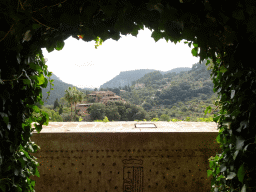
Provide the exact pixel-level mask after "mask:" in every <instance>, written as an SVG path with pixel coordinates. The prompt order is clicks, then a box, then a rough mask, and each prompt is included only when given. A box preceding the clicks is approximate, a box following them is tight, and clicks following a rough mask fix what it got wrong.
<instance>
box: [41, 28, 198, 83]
mask: <svg viewBox="0 0 256 192" xmlns="http://www.w3.org/2000/svg"><path fill="white" fill-rule="evenodd" d="M151 33H152V32H151V31H150V30H149V29H147V28H144V30H140V31H139V33H138V35H137V37H134V36H132V35H127V36H125V35H121V38H120V39H119V40H118V41H115V40H112V39H108V40H106V41H104V42H103V43H102V45H100V46H99V47H98V49H95V47H94V45H95V41H91V42H85V41H83V40H76V39H74V38H72V37H69V38H68V39H66V40H65V46H64V48H63V49H62V50H61V51H57V50H54V51H53V52H51V53H48V52H47V50H46V49H45V48H43V49H42V51H43V54H44V57H45V58H47V59H48V62H47V63H46V64H47V66H48V70H49V71H51V72H53V73H54V74H55V75H56V76H58V77H59V78H60V79H61V80H62V81H64V82H66V83H69V84H72V85H75V86H77V87H79V88H84V87H87V88H99V87H100V86H101V85H102V84H104V83H105V82H107V81H109V80H111V79H112V78H114V77H115V76H116V75H119V73H120V72H121V71H130V70H135V69H156V70H160V71H168V70H171V69H173V68H177V67H191V68H192V65H193V64H195V63H197V62H199V59H200V58H199V57H194V56H193V55H192V53H191V50H192V48H193V45H191V48H190V47H189V46H188V44H184V43H183V42H184V41H185V40H182V41H181V43H177V44H176V45H175V44H174V43H172V42H170V41H169V42H168V43H167V42H166V40H165V39H160V40H159V41H158V42H155V41H154V39H153V38H152V37H151ZM53 83H54V82H53Z"/></svg>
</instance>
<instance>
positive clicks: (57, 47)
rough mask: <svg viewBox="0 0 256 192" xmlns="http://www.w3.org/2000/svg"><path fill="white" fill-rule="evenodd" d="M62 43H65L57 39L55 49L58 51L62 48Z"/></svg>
mask: <svg viewBox="0 0 256 192" xmlns="http://www.w3.org/2000/svg"><path fill="white" fill-rule="evenodd" d="M64 45H65V43H64V41H57V43H56V47H55V49H56V50H57V51H60V50H62V49H63V47H64Z"/></svg>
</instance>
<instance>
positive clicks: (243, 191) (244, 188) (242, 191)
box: [241, 184, 246, 192]
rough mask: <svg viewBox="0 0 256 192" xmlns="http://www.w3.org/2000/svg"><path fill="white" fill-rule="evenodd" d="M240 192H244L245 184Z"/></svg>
mask: <svg viewBox="0 0 256 192" xmlns="http://www.w3.org/2000/svg"><path fill="white" fill-rule="evenodd" d="M241 192H246V185H245V184H244V185H243V188H242V190H241Z"/></svg>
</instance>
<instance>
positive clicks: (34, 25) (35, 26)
mask: <svg viewBox="0 0 256 192" xmlns="http://www.w3.org/2000/svg"><path fill="white" fill-rule="evenodd" d="M40 27H41V25H40V24H33V25H32V28H33V29H38V28H40Z"/></svg>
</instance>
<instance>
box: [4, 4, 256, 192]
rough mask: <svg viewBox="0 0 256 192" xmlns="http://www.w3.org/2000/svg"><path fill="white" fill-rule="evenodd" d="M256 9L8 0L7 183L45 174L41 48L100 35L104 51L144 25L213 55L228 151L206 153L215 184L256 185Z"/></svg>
mask: <svg viewBox="0 0 256 192" xmlns="http://www.w3.org/2000/svg"><path fill="white" fill-rule="evenodd" d="M255 10H256V2H254V1H251V0H245V1H231V0H222V1H216V0H214V1H213V0H211V1H210V0H179V1H178V0H177V1H166V0H143V1H128V0H121V1H118V0H96V1H92V0H77V1H68V0H64V1H59V0H52V1H32V0H15V1H9V0H1V2H0V20H1V30H0V46H1V50H2V52H3V54H2V55H3V56H2V62H1V67H0V87H1V92H0V97H1V102H0V108H1V111H0V127H1V129H0V190H1V191H34V186H35V181H33V180H30V179H29V177H30V176H31V175H36V176H38V177H39V176H40V175H39V172H38V170H37V166H38V162H36V158H35V157H33V156H31V155H30V154H29V153H28V152H36V151H37V150H38V149H40V147H39V146H38V145H36V144H34V143H33V142H31V141H30V137H31V135H32V133H31V132H32V128H31V123H32V122H36V123H37V124H36V125H35V129H36V130H37V132H38V133H39V132H40V131H41V129H42V125H48V122H49V118H48V115H47V114H46V113H44V112H42V111H40V110H39V109H38V107H37V106H36V105H35V103H37V102H40V103H41V104H43V102H42V88H45V87H46V86H47V84H48V80H47V78H45V76H48V77H50V76H51V73H50V72H49V73H48V72H47V66H46V65H45V61H44V57H43V54H42V51H41V48H46V49H47V51H48V52H52V51H53V50H58V51H60V50H61V49H62V48H63V47H64V45H65V44H64V40H65V39H67V38H68V37H70V36H72V37H74V38H76V39H77V40H79V39H82V40H83V41H86V42H88V41H92V40H94V41H95V42H96V44H95V48H97V47H98V46H100V45H101V44H102V43H104V41H105V40H107V39H109V38H112V39H114V40H119V39H120V33H121V34H123V35H126V34H132V35H133V36H137V34H138V31H139V30H141V29H144V27H147V28H149V29H150V30H151V31H152V38H154V40H155V41H156V42H157V41H158V40H159V39H162V38H163V39H165V40H166V41H167V42H168V41H171V42H174V43H175V44H176V43H177V42H180V41H181V40H182V39H186V40H187V44H188V46H191V45H193V49H192V52H191V53H192V54H193V56H199V57H200V62H201V61H203V60H204V59H211V60H212V63H213V66H211V67H212V68H213V70H212V74H211V77H212V80H213V83H214V92H217V93H218V95H219V103H220V107H221V111H220V112H219V113H218V114H217V115H215V116H214V121H215V122H218V123H219V127H218V129H219V134H218V136H217V138H216V140H217V142H218V143H219V144H220V148H221V149H222V153H221V154H216V156H215V157H213V158H209V165H210V168H211V169H210V170H208V172H207V174H208V176H210V175H212V176H213V178H212V183H211V184H212V186H211V189H212V191H225V192H226V191H242V192H245V191H246V192H252V191H255V190H256V188H255V185H256V184H255V180H256V170H255V168H256V166H255V163H254V160H253V159H254V157H255V153H256V152H255V151H256V150H255V149H256V148H255V147H256V146H255V141H256V139H255V135H256V129H255V123H254V122H255V121H254V118H255V114H256V110H255V102H254V101H255V99H256V98H255V96H256V92H255V89H256V83H255V77H256V74H255V67H254V64H253V61H254V58H253V55H254V53H255V51H254V49H253V45H254V44H255V38H256V28H255V25H256V14H255ZM199 51H200V52H199ZM171 54H172V53H171V52H170V57H171ZM208 63H209V62H208ZM49 81H50V83H51V84H52V82H53V80H50V79H49ZM52 85H53V84H52ZM51 89H52V88H51ZM49 94H50V92H49V93H48V96H49ZM33 112H39V113H41V115H40V117H33V116H32V113H33ZM206 112H211V108H209V107H208V108H207V109H206Z"/></svg>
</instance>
